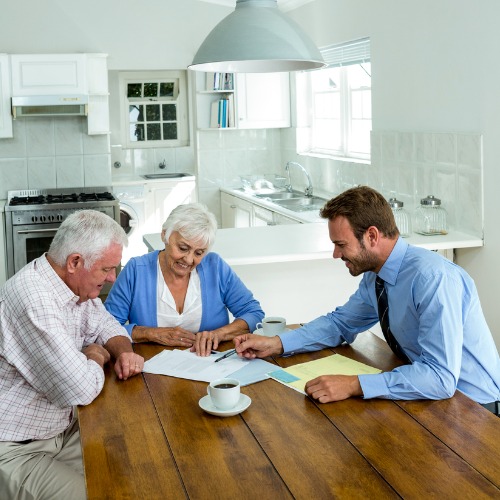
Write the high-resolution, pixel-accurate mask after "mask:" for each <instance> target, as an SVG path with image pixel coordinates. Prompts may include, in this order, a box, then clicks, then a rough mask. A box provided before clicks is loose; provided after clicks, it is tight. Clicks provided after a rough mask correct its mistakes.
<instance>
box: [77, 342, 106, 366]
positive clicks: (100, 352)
mask: <svg viewBox="0 0 500 500" xmlns="http://www.w3.org/2000/svg"><path fill="white" fill-rule="evenodd" d="M82 352H83V354H85V356H87V359H91V360H92V361H95V362H96V363H97V364H98V365H99V366H100V367H101V368H104V365H105V364H106V363H107V362H108V361H109V360H110V358H111V356H110V355H109V352H108V351H107V350H106V349H104V347H103V346H102V345H99V344H89V345H88V346H87V347H84V348H83V349H82Z"/></svg>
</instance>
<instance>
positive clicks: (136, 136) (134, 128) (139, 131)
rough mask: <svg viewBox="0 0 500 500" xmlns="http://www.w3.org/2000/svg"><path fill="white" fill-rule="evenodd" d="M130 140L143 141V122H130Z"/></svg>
mask: <svg viewBox="0 0 500 500" xmlns="http://www.w3.org/2000/svg"><path fill="white" fill-rule="evenodd" d="M130 140H131V141H134V142H136V141H144V140H145V137H144V124H142V123H141V124H137V125H133V124H130Z"/></svg>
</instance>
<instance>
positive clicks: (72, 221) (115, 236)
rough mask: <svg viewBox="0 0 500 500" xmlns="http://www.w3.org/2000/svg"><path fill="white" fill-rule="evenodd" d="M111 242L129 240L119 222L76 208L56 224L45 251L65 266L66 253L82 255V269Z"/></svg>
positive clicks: (92, 211) (68, 254) (106, 216)
mask: <svg viewBox="0 0 500 500" xmlns="http://www.w3.org/2000/svg"><path fill="white" fill-rule="evenodd" d="M113 243H116V244H118V245H122V246H127V244H128V240H127V235H126V234H125V231H124V230H123V228H122V227H121V226H120V224H118V223H117V222H116V221H115V220H114V219H113V218H112V217H110V216H109V215H106V214H103V213H102V212H98V211H97V210H78V211H76V212H74V213H72V214H71V215H69V216H68V217H67V218H66V219H65V220H64V221H63V223H62V224H61V225H60V226H59V229H58V230H57V232H56V234H55V236H54V239H53V240H52V243H51V244H50V248H49V251H48V255H49V257H50V258H51V259H52V260H53V261H54V262H55V263H56V264H57V265H58V266H64V265H65V264H66V259H67V258H68V256H70V255H71V254H74V253H78V254H80V255H81V256H82V257H83V261H84V267H85V269H90V268H91V267H92V265H93V264H94V262H95V261H96V260H98V259H99V257H101V256H102V254H103V253H104V251H105V250H106V249H107V248H108V247H109V246H110V245H111V244H113Z"/></svg>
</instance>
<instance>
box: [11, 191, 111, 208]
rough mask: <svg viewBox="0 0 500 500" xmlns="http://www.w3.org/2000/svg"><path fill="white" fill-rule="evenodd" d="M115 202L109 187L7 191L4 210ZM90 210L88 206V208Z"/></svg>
mask: <svg viewBox="0 0 500 500" xmlns="http://www.w3.org/2000/svg"><path fill="white" fill-rule="evenodd" d="M109 201H115V197H114V196H113V195H112V194H111V188H110V187H92V188H61V189H28V190H20V191H9V192H8V196H7V205H6V206H5V208H6V210H19V209H21V210H22V209H29V210H34V209H37V208H42V207H44V206H47V205H50V206H51V208H55V207H54V206H55V205H60V206H66V205H68V204H82V203H86V204H90V205H94V206H95V205H96V204H97V206H99V204H100V203H101V202H109ZM88 208H90V206H89V207H88Z"/></svg>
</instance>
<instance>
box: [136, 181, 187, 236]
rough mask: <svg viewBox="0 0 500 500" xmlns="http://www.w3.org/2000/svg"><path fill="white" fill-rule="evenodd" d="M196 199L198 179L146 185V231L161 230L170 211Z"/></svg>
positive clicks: (155, 231)
mask: <svg viewBox="0 0 500 500" xmlns="http://www.w3.org/2000/svg"><path fill="white" fill-rule="evenodd" d="M194 201H196V181H195V180H192V181H181V182H179V181H175V180H171V181H165V182H164V181H155V182H149V183H146V185H145V199H144V204H145V207H144V209H145V218H146V222H145V230H144V231H143V232H144V233H158V232H161V227H162V225H163V223H164V222H165V220H166V218H167V217H168V216H169V215H170V212H171V211H172V210H173V209H174V208H175V207H177V206H179V205H183V204H185V203H191V202H194Z"/></svg>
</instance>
